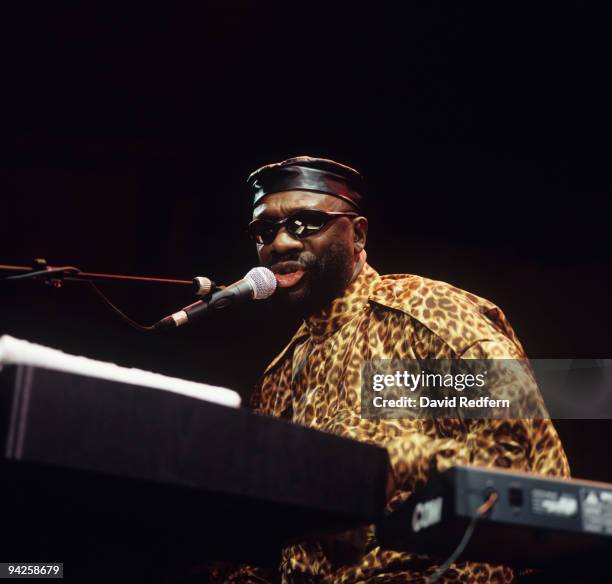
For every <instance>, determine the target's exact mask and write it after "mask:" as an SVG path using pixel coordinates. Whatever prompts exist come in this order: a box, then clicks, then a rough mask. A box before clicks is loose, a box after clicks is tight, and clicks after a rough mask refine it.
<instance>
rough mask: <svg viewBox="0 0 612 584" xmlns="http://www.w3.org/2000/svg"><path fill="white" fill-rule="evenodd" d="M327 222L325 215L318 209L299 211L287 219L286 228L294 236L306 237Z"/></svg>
mask: <svg viewBox="0 0 612 584" xmlns="http://www.w3.org/2000/svg"><path fill="white" fill-rule="evenodd" d="M325 223H327V215H326V214H325V213H322V212H318V211H300V212H299V213H296V214H295V215H292V216H291V217H289V219H288V220H287V230H288V231H289V232H290V233H291V235H294V236H295V237H298V238H302V237H308V236H309V235H312V234H313V233H316V232H317V231H320V230H321V229H322V228H323V226H324V225H325Z"/></svg>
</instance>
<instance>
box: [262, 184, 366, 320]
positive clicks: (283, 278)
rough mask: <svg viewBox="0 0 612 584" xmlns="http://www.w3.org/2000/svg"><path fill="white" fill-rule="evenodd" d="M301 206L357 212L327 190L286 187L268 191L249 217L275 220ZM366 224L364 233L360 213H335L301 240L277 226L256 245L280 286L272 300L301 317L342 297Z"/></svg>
mask: <svg viewBox="0 0 612 584" xmlns="http://www.w3.org/2000/svg"><path fill="white" fill-rule="evenodd" d="M302 209H320V210H322V211H346V212H354V211H355V209H354V208H353V207H352V206H351V205H350V204H349V203H347V202H346V201H343V200H342V199H338V198H337V197H333V196H331V195H323V194H318V193H312V192H308V191H285V192H281V193H274V194H271V195H268V196H266V197H265V198H264V199H263V201H262V203H261V204H259V205H258V206H257V207H255V209H254V211H253V219H259V218H261V219H270V220H272V221H277V220H279V219H284V218H285V217H287V216H289V215H291V214H293V213H295V212H296V211H300V210H302ZM364 225H365V227H364ZM364 229H365V232H367V221H366V220H365V219H364V218H363V217H361V218H359V219H357V218H354V217H337V218H333V219H332V220H331V221H329V222H328V223H327V224H326V225H325V226H324V227H323V228H322V229H321V230H320V231H318V232H317V233H314V234H312V235H309V236H308V237H304V238H303V239H296V238H294V237H292V236H291V235H289V233H288V232H287V230H286V229H285V227H281V228H280V229H279V231H278V232H277V234H276V237H275V238H274V240H273V241H271V242H270V243H269V244H257V254H258V256H259V260H260V262H261V264H262V265H264V266H266V267H268V268H270V269H271V270H272V271H273V272H274V273H275V275H276V280H277V283H278V288H277V291H276V293H275V294H274V296H273V299H274V300H276V301H278V302H283V303H286V304H289V305H290V306H291V307H292V308H293V309H295V311H297V312H299V313H300V315H301V316H304V317H305V316H308V315H309V314H313V313H314V312H317V311H318V310H319V309H321V308H322V307H323V306H325V305H326V304H328V303H329V302H330V301H331V300H333V299H334V298H336V297H338V296H340V295H341V294H342V293H343V292H344V290H345V288H346V286H347V285H348V283H349V282H350V279H351V277H352V275H353V270H354V267H355V262H356V259H357V257H358V255H359V252H360V251H361V249H362V248H363V244H365V232H364ZM356 234H357V235H356Z"/></svg>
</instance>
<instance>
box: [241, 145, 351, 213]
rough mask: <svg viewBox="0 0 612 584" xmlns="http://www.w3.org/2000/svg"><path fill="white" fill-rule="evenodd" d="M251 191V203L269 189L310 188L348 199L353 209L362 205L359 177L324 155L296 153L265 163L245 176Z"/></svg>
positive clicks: (268, 192) (304, 189)
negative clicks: (283, 158)
mask: <svg viewBox="0 0 612 584" xmlns="http://www.w3.org/2000/svg"><path fill="white" fill-rule="evenodd" d="M247 184H248V185H249V187H250V189H251V191H252V193H253V207H256V206H257V205H259V204H260V203H261V202H262V199H263V198H264V197H265V196H267V195H270V194H272V193H280V192H282V191H295V190H299V191H312V192H315V193H323V194H326V195H332V196H334V197H338V198H339V199H343V200H344V201H347V202H349V203H350V204H351V205H353V207H355V208H356V209H357V210H361V208H362V206H363V195H362V193H363V177H362V176H361V174H359V172H357V171H356V170H355V169H354V168H351V167H350V166H346V165H345V164H340V163H339V162H335V161H334V160H328V159H327V158H312V157H310V156H297V157H295V158H289V159H288V160H283V161H282V162H276V163H274V164H267V165H266V166H262V167H261V168H258V169H257V170H256V171H255V172H252V173H251V174H250V175H249V178H248V179H247Z"/></svg>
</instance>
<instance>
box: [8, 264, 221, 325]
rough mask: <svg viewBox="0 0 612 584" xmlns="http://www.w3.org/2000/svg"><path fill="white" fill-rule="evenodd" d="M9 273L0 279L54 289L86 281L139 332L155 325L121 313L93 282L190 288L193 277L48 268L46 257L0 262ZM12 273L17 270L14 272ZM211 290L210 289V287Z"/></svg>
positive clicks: (105, 302)
mask: <svg viewBox="0 0 612 584" xmlns="http://www.w3.org/2000/svg"><path fill="white" fill-rule="evenodd" d="M3 271H4V272H12V273H13V274H12V275H10V276H5V277H4V278H2V279H1V280H0V281H5V280H7V281H14V280H39V281H40V280H42V281H44V282H45V284H50V285H52V286H54V287H56V288H61V286H62V283H63V282H64V281H76V282H86V283H88V284H89V285H90V286H91V287H92V288H93V290H94V292H95V293H96V294H97V295H98V297H99V298H100V299H101V300H102V302H104V304H106V306H107V307H108V308H110V309H111V310H112V311H113V312H115V313H116V314H118V315H119V316H120V317H121V318H122V319H123V320H124V321H126V322H127V323H128V324H129V325H130V326H132V327H133V328H135V329H136V330H139V331H141V332H147V333H157V332H159V328H158V327H155V326H144V325H141V324H139V323H137V322H136V321H134V320H132V319H131V318H130V317H128V316H127V315H126V314H125V313H123V312H122V311H121V310H120V309H119V308H117V306H115V305H114V304H113V303H112V302H111V301H110V300H109V299H108V298H107V297H106V296H105V295H104V293H103V292H102V291H101V290H100V289H99V288H98V287H97V286H96V285H95V284H94V282H100V281H102V282H108V281H109V280H110V281H113V280H114V281H124V282H125V281H130V282H142V283H147V284H169V285H179V286H190V287H193V280H173V279H169V278H147V277H143V276H121V275H117V274H97V273H92V272H82V271H81V270H80V269H79V268H76V267H74V266H63V267H52V266H48V265H47V262H46V260H44V259H37V260H35V261H34V265H33V266H13V265H2V264H0V272H3ZM15 272H17V273H16V274H15ZM211 293H212V290H211Z"/></svg>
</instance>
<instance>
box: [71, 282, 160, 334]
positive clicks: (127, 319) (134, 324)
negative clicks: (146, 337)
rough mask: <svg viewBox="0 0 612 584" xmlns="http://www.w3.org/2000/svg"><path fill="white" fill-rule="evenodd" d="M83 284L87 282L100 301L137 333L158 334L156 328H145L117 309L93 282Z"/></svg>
mask: <svg viewBox="0 0 612 584" xmlns="http://www.w3.org/2000/svg"><path fill="white" fill-rule="evenodd" d="M81 282H87V283H88V284H89V285H90V286H91V287H92V288H93V290H94V292H95V293H96V294H97V295H98V297H99V298H100V300H102V302H104V304H106V306H107V307H108V308H110V309H111V310H112V311H113V312H115V313H116V314H118V315H119V316H120V317H121V318H122V319H123V320H124V321H125V322H127V323H128V324H129V325H130V326H131V327H132V328H135V329H136V330H137V331H140V332H143V333H156V332H158V329H157V328H155V327H154V326H144V325H142V324H138V323H137V322H136V321H135V320H132V319H131V318H130V317H129V316H127V314H125V313H123V312H122V311H121V310H119V308H117V307H116V306H115V305H114V304H113V303H112V302H111V301H110V300H109V299H108V298H107V297H106V296H105V295H104V293H103V292H102V290H100V289H99V288H98V287H97V286H96V285H95V284H94V283H93V282H92V281H91V280H81Z"/></svg>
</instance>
